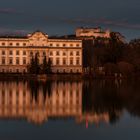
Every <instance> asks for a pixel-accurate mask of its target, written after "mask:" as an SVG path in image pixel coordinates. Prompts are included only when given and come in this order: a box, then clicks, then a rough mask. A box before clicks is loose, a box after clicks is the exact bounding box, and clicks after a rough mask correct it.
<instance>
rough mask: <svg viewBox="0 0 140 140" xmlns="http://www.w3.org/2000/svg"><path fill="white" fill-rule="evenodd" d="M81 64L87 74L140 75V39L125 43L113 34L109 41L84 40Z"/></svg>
mask: <svg viewBox="0 0 140 140" xmlns="http://www.w3.org/2000/svg"><path fill="white" fill-rule="evenodd" d="M83 63H84V67H85V71H88V73H89V74H96V75H98V74H99V75H101V74H103V75H115V73H116V74H121V75H123V76H131V75H133V74H140V39H134V40H131V41H130V42H129V43H126V42H124V41H123V40H121V39H119V38H118V37H117V36H116V34H115V33H113V32H112V33H111V38H110V39H107V38H95V39H94V40H93V39H91V40H90V39H89V40H87V39H84V40H83Z"/></svg>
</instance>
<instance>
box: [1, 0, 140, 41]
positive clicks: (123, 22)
mask: <svg viewBox="0 0 140 140" xmlns="http://www.w3.org/2000/svg"><path fill="white" fill-rule="evenodd" d="M79 26H86V27H97V26H101V27H102V28H103V29H111V30H113V31H119V32H121V33H122V34H123V35H125V36H126V38H127V39H133V38H139V37H140V0H0V33H3V32H12V31H13V32H25V33H26V32H32V31H34V30H42V31H44V32H47V33H48V34H49V35H62V34H71V33H74V30H75V28H76V27H79Z"/></svg>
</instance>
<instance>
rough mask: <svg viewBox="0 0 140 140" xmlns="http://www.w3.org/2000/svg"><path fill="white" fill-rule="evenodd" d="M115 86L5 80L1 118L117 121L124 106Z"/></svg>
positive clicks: (0, 100)
mask: <svg viewBox="0 0 140 140" xmlns="http://www.w3.org/2000/svg"><path fill="white" fill-rule="evenodd" d="M114 85H115V84H114ZM111 86H112V88H110V87H109V88H107V87H108V84H107V86H106V82H104V81H100V82H99V83H98V82H82V81H78V82H67V81H47V82H39V81H28V82H27V81H25V82H23V81H18V82H13V81H12V82H7V81H3V82H0V89H1V90H0V118H4V119H9V118H10V119H26V120H27V121H28V122H32V123H35V124H42V123H44V122H47V120H48V119H54V118H70V117H71V118H74V119H75V122H76V123H78V124H82V123H85V124H86V127H88V124H89V123H92V124H96V125H99V123H100V122H105V123H110V122H116V120H118V119H119V118H120V116H121V114H122V108H123V106H122V100H121V98H120V96H119V95H118V93H117V92H116V91H117V88H116V87H117V86H118V85H117V86H116V87H113V85H111ZM112 93H113V94H112Z"/></svg>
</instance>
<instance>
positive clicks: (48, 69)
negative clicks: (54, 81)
mask: <svg viewBox="0 0 140 140" xmlns="http://www.w3.org/2000/svg"><path fill="white" fill-rule="evenodd" d="M51 66H52V61H51V59H50V58H49V59H48V63H47V74H50V73H51V72H52V69H51Z"/></svg>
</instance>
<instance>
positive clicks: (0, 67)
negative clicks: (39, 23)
mask: <svg viewBox="0 0 140 140" xmlns="http://www.w3.org/2000/svg"><path fill="white" fill-rule="evenodd" d="M35 54H38V56H39V62H40V64H42V63H43V58H44V56H46V58H47V60H48V59H50V60H51V62H52V72H53V73H82V40H78V39H69V38H67V39H66V38H57V37H54V38H49V37H48V35H47V34H44V33H42V32H40V31H36V32H34V33H32V34H28V35H27V36H24V37H20V36H18V37H14V36H11V37H10V36H5V37H2V36H1V37H0V72H1V73H4V72H5V73H26V72H27V66H28V65H29V64H30V61H31V58H32V57H33V56H35Z"/></svg>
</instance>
